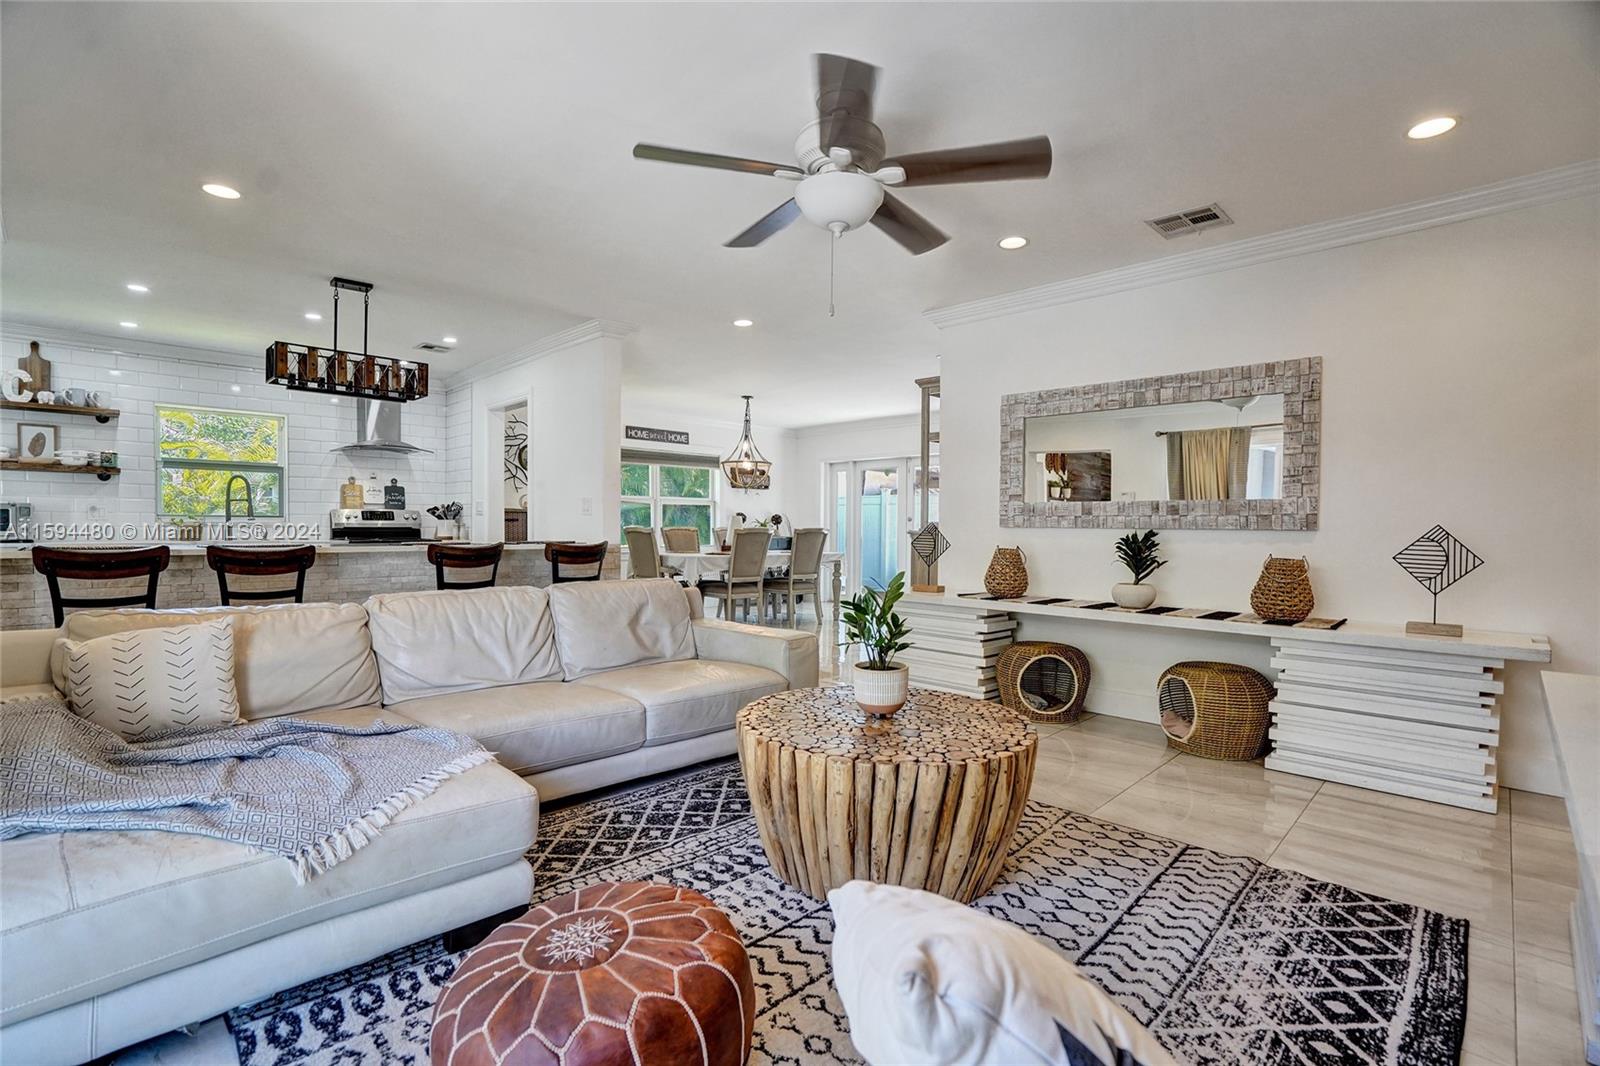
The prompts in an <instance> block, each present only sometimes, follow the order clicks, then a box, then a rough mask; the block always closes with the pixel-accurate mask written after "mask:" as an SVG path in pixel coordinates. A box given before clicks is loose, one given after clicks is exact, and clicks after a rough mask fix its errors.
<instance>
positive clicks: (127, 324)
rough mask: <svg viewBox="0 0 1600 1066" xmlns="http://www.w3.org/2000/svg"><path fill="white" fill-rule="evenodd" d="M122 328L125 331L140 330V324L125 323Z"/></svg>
mask: <svg viewBox="0 0 1600 1066" xmlns="http://www.w3.org/2000/svg"><path fill="white" fill-rule="evenodd" d="M121 326H122V328H123V329H138V328H139V323H137V322H123V323H121Z"/></svg>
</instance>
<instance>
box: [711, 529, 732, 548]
mask: <svg viewBox="0 0 1600 1066" xmlns="http://www.w3.org/2000/svg"><path fill="white" fill-rule="evenodd" d="M711 546H712V547H713V548H716V549H717V550H719V551H720V550H722V549H723V548H726V547H727V546H728V527H727V526H717V527H716V528H715V529H713V530H712V531H711Z"/></svg>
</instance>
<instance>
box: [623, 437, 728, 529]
mask: <svg viewBox="0 0 1600 1066" xmlns="http://www.w3.org/2000/svg"><path fill="white" fill-rule="evenodd" d="M714 463H715V460H686V459H673V460H660V459H651V458H648V457H644V456H638V455H634V456H629V455H627V454H624V456H623V461H622V528H624V529H626V528H627V527H628V526H645V527H647V528H650V529H656V530H659V529H661V528H662V527H664V526H693V527H694V528H695V529H697V530H699V532H700V543H701V544H710V543H711V519H712V514H713V512H714V510H715V508H716V498H715V491H716V479H715V478H714V477H713V476H712V474H713V473H714V471H715V469H716V467H715V466H714V465H713V464H714Z"/></svg>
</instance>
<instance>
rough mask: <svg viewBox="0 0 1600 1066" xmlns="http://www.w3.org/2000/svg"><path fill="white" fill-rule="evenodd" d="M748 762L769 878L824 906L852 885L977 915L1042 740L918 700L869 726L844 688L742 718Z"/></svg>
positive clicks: (755, 709)
mask: <svg viewBox="0 0 1600 1066" xmlns="http://www.w3.org/2000/svg"><path fill="white" fill-rule="evenodd" d="M738 735H739V761H740V763H741V764H742V765H743V767H744V780H745V784H746V785H747V786H748V787H749V790H750V799H751V804H752V807H753V809H754V812H755V817H756V825H757V826H758V827H759V829H760V831H761V845H762V847H764V848H765V849H766V852H767V859H768V860H769V861H770V862H771V863H772V868H773V869H774V870H776V871H777V873H778V876H779V877H782V878H783V879H784V880H785V881H787V882H789V884H791V885H793V886H795V887H796V888H798V889H800V890H801V891H803V892H807V893H810V894H811V895H813V896H815V897H817V898H818V899H823V898H826V896H827V894H828V890H829V889H831V888H837V887H838V886H839V885H842V884H844V883H845V882H846V881H850V880H852V879H855V878H862V879H865V880H869V881H879V882H884V883H887V884H895V885H905V886H907V887H910V888H925V889H927V890H928V891H930V892H938V893H939V894H940V895H944V896H949V897H950V898H951V899H956V900H960V901H961V902H963V903H966V902H969V901H971V900H973V899H975V898H977V897H978V896H980V895H982V894H983V893H984V892H985V891H986V890H987V889H988V887H989V886H990V885H991V884H993V883H994V879H995V878H996V877H997V876H999V873H1000V867H1001V864H1002V863H1004V862H1005V856H1006V851H1007V849H1008V848H1009V846H1010V844H1011V835H1012V834H1013V833H1014V832H1016V828H1017V822H1018V820H1019V819H1020V818H1021V817H1022V808H1023V805H1024V804H1025V803H1026V802H1027V799H1028V787H1029V786H1030V785H1031V784H1032V783H1033V763H1034V754H1035V752H1036V750H1037V744H1038V739H1039V738H1038V733H1037V732H1035V730H1034V729H1033V727H1032V726H1030V725H1029V724H1028V723H1027V722H1026V721H1025V720H1023V718H1022V716H1021V715H1019V714H1017V713H1016V712H1015V711H1011V710H1008V709H1006V708H1005V707H1002V706H1001V705H1000V704H998V703H985V702H983V701H981V700H973V699H968V698H966V697H965V696H955V695H951V694H950V693H946V692H932V691H929V690H926V689H915V688H914V689H912V690H911V698H910V700H909V702H907V703H906V705H905V706H904V707H902V708H901V709H900V711H899V712H898V713H897V714H895V715H894V716H893V717H891V718H886V719H875V718H868V716H866V715H864V714H863V713H862V712H861V711H860V709H859V708H857V707H856V703H855V693H854V692H853V691H852V690H851V689H849V688H848V687H841V688H813V689H796V690H794V691H791V692H779V693H777V694H775V695H772V696H766V697H764V698H762V699H759V700H756V701H755V702H754V703H751V704H750V705H748V706H747V707H745V708H744V710H742V711H740V712H739V717H738Z"/></svg>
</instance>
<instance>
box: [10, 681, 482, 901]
mask: <svg viewBox="0 0 1600 1066" xmlns="http://www.w3.org/2000/svg"><path fill="white" fill-rule="evenodd" d="M374 717H376V715H374ZM492 758H493V756H491V755H490V754H489V753H488V752H487V751H484V750H483V748H482V747H481V746H480V745H479V744H478V743H477V741H475V740H472V739H471V738H469V737H464V736H461V735H460V734H458V733H451V732H449V731H448V730H444V729H432V728H426V727H421V726H404V725H391V724H388V723H384V722H375V723H374V724H373V725H370V726H365V727H354V726H338V725H329V724H327V723H325V722H311V721H305V720H302V719H291V718H272V719H267V720H266V721H260V722H250V723H247V724H245V725H240V726H234V727H231V728H226V729H217V730H211V731H209V732H204V733H195V732H187V733H180V734H172V735H169V736H166V737H162V738H160V739H157V740H152V741H146V742H142V743H139V744H130V743H129V742H128V741H126V740H123V739H122V738H121V737H119V736H118V735H116V734H115V733H112V732H110V731H109V730H105V729H102V728H100V727H99V726H97V725H94V724H93V723H91V722H88V721H86V720H84V719H82V718H79V717H78V716H77V715H75V714H73V713H72V711H71V710H69V709H68V708H67V705H66V704H65V703H63V702H62V701H61V700H60V699H59V698H57V697H54V696H28V697H22V698H12V699H7V700H5V701H4V706H3V707H0V840H9V839H11V838H12V837H16V836H21V835H23V834H25V833H62V832H71V831H76V830H95V829H97V830H112V831H116V830H134V829H160V830H165V831H167V832H170V833H195V834H198V835H200V836H207V837H215V838H216V839H218V840H227V841H231V842H233V843H235V844H243V845H245V846H247V847H251V848H256V849H258V850H260V851H265V852H270V853H273V854H277V855H282V856H283V857H284V858H286V859H288V860H289V862H290V863H291V864H292V865H293V869H294V877H295V880H296V881H297V882H299V883H300V884H304V883H305V881H306V879H307V878H309V877H314V876H316V875H317V874H320V873H323V872H325V871H326V870H328V869H329V868H330V867H333V866H336V865H338V864H339V863H340V862H343V861H344V860H345V859H348V858H349V857H350V856H351V855H353V854H355V853H356V852H357V851H359V850H360V849H361V848H363V847H364V846H366V845H367V844H368V843H369V842H370V841H371V840H372V839H373V838H374V837H376V836H377V835H378V834H379V833H380V832H382V831H383V827H384V826H386V825H388V824H389V822H390V821H391V820H392V819H393V818H394V817H395V815H397V814H399V813H400V812H401V811H403V810H405V809H406V808H407V807H409V806H411V805H412V804H413V803H415V802H417V800H419V799H422V798H423V797H425V796H427V795H429V794H431V793H432V792H433V791H434V790H435V789H436V788H438V787H439V785H440V784H441V783H442V782H444V781H445V780H447V779H448V778H450V777H453V776H455V775H456V774H460V773H464V772H466V771H467V770H470V769H472V768H473V767H474V766H477V765H479V764H480V763H485V762H488V761H489V760H490V759H492Z"/></svg>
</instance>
